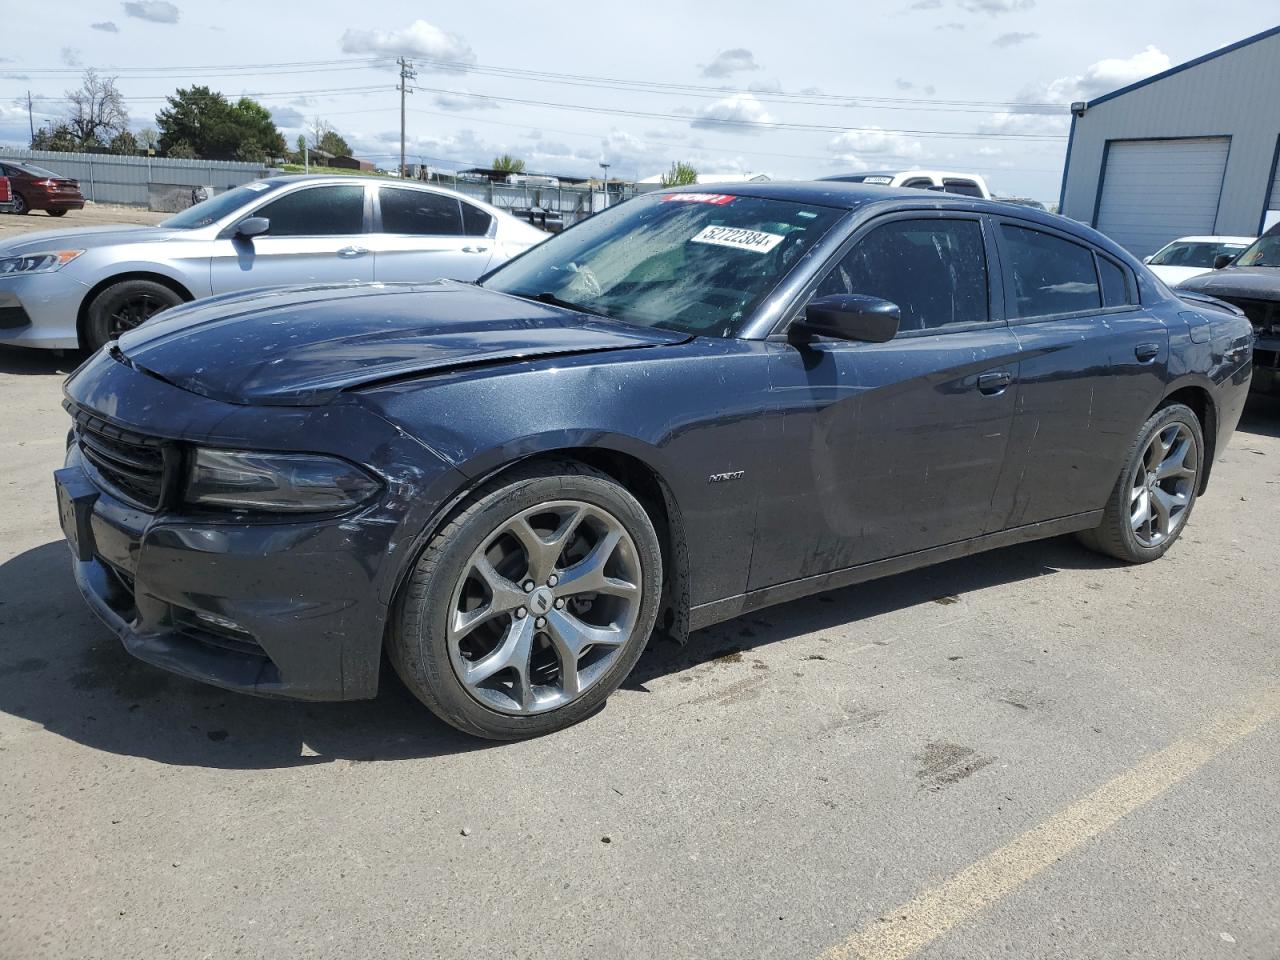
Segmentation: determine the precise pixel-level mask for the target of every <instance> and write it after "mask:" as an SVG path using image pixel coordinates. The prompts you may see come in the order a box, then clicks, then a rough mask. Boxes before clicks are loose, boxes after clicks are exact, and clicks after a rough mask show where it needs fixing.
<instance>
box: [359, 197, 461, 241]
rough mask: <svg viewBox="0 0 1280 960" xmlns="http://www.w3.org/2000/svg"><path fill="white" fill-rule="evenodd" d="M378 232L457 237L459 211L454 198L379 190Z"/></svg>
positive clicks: (459, 227) (456, 200) (459, 226)
mask: <svg viewBox="0 0 1280 960" xmlns="http://www.w3.org/2000/svg"><path fill="white" fill-rule="evenodd" d="M379 196H380V198H381V202H382V232H383V233H404V234H410V235H412V236H418V237H460V236H462V235H463V229H462V210H461V208H460V204H459V202H458V198H457V197H449V196H445V195H444V194H440V193H431V192H429V191H427V190H404V189H396V188H394V187H383V188H382V189H381V190H380V191H379Z"/></svg>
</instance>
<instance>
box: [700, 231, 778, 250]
mask: <svg viewBox="0 0 1280 960" xmlns="http://www.w3.org/2000/svg"><path fill="white" fill-rule="evenodd" d="M782 240H783V236H782V234H780V233H761V232H760V231H759V230H745V229H743V228H742V227H703V229H702V232H701V233H699V234H698V235H697V236H696V237H690V242H692V243H710V244H714V245H715V246H717V247H733V248H734V249H735V250H750V251H751V252H752V253H768V252H769V251H770V250H772V249H773V248H774V247H776V246H777V245H778V244H780V243H781V242H782Z"/></svg>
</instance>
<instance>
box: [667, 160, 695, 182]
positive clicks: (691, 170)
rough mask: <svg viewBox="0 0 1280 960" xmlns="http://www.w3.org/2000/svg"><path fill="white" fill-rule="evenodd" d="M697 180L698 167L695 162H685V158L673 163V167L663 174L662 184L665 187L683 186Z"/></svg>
mask: <svg viewBox="0 0 1280 960" xmlns="http://www.w3.org/2000/svg"><path fill="white" fill-rule="evenodd" d="M697 182H698V171H697V169H696V168H695V167H694V166H693V164H691V163H685V162H684V161H683V160H677V161H676V162H675V163H673V164H671V169H670V170H669V171H668V172H666V173H664V174H663V175H662V185H663V186H664V187H683V186H686V185H687V184H691V183H697Z"/></svg>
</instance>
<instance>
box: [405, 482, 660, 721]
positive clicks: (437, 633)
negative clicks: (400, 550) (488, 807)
mask: <svg viewBox="0 0 1280 960" xmlns="http://www.w3.org/2000/svg"><path fill="white" fill-rule="evenodd" d="M555 500H580V501H582V502H584V503H589V504H592V505H594V506H597V507H600V508H601V509H603V510H607V511H608V512H609V513H611V514H612V515H613V516H614V517H616V518H617V519H618V520H619V521H620V522H621V523H622V525H623V526H624V527H625V528H626V530H627V533H628V534H629V535H630V536H631V539H632V542H633V543H634V544H635V548H636V554H637V557H638V559H639V563H640V569H641V571H642V575H643V584H642V588H641V600H640V610H639V612H638V614H637V617H636V623H635V627H634V629H633V630H632V634H631V637H630V638H629V639H628V640H627V642H626V644H625V645H624V646H623V649H622V650H621V651H620V652H619V654H618V656H617V658H616V659H615V661H614V663H613V665H612V666H611V667H610V668H609V669H608V670H607V671H606V672H605V673H604V674H603V675H602V676H601V677H600V679H599V680H597V681H596V683H595V684H594V685H593V686H592V688H591V689H590V690H588V691H587V693H585V694H584V695H583V696H581V697H580V698H578V699H577V700H574V701H573V702H572V703H569V704H566V705H565V706H563V707H559V708H557V709H555V710H549V711H547V712H546V713H539V714H533V715H528V716H516V715H510V714H505V713H500V712H498V711H496V710H493V709H491V708H489V707H487V706H485V705H483V704H481V703H480V702H479V701H477V700H476V699H475V698H473V697H472V696H471V694H470V693H468V692H467V689H466V687H465V686H464V685H463V684H462V681H461V680H460V679H459V678H458V676H457V674H456V673H455V671H454V668H453V663H452V658H451V656H450V652H449V645H448V636H447V629H446V621H447V617H448V611H449V609H450V605H451V603H452V601H453V595H454V590H455V588H456V586H457V578H458V576H459V575H460V574H461V571H462V567H463V565H464V564H466V563H467V562H468V561H469V560H470V558H471V556H472V554H473V553H474V552H475V551H476V550H477V549H478V548H479V547H480V545H481V543H482V542H483V541H484V540H485V539H487V538H488V537H490V536H491V535H492V534H493V531H494V530H495V529H497V528H498V527H499V526H500V525H501V524H502V523H504V522H505V521H507V520H509V519H510V518H511V517H513V516H515V515H516V514H518V513H520V512H521V511H523V510H526V509H528V508H530V507H534V506H537V505H538V504H541V503H548V502H551V501H555ZM476 507H477V509H476V510H475V511H474V512H470V515H469V516H468V517H467V519H466V522H465V523H464V525H463V526H462V528H461V529H460V530H458V531H456V533H455V535H454V536H452V537H447V538H446V537H439V536H438V537H436V538H433V539H432V541H431V542H430V543H429V544H428V545H427V547H426V549H425V550H424V552H423V556H422V558H420V559H419V561H418V568H419V569H422V564H423V561H424V560H426V559H428V557H429V558H430V560H431V563H430V568H431V572H430V575H429V580H428V583H427V589H426V590H425V591H423V592H422V594H421V596H420V597H419V598H417V599H407V598H406V600H405V602H403V603H402V605H401V609H400V610H399V611H398V615H397V627H398V629H399V637H398V641H399V642H400V643H402V644H407V645H411V648H412V650H411V656H409V657H408V658H407V659H408V661H409V662H408V663H405V662H404V660H400V661H398V664H397V665H398V666H399V667H400V668H401V669H402V670H403V669H405V668H408V669H409V670H410V671H411V672H412V674H413V677H412V678H411V682H410V686H412V685H413V683H412V681H413V680H416V681H418V682H421V683H422V684H424V685H425V686H426V687H427V688H428V692H429V694H430V697H429V699H430V700H434V701H435V702H436V704H437V705H438V706H439V707H440V708H442V709H443V711H444V712H445V714H446V716H444V717H443V719H445V720H446V721H448V722H450V723H453V724H454V725H455V726H458V727H461V728H462V729H466V730H469V731H471V732H473V733H478V734H480V735H482V736H487V737H491V738H494V739H515V738H524V737H531V736H539V735H542V734H545V733H551V732H553V731H555V730H560V729H562V728H564V727H567V726H571V725H572V724H574V723H577V722H578V721H580V720H582V719H585V718H586V717H588V716H590V715H591V714H592V713H594V712H595V711H596V710H598V709H599V708H600V707H601V706H602V705H603V704H604V701H605V700H606V699H607V698H608V697H609V695H610V694H611V693H612V692H613V691H614V690H616V689H617V687H618V686H619V684H621V683H622V682H623V680H625V679H626V677H627V675H628V674H629V673H630V672H631V670H632V668H633V667H634V666H635V662H636V660H638V659H639V657H640V655H641V654H642V653H643V652H644V648H645V646H646V645H647V643H648V640H649V635H650V634H651V633H652V631H653V627H654V623H655V621H656V620H657V615H658V607H659V604H660V598H661V594H662V553H661V548H660V546H659V544H658V538H657V535H656V533H655V532H654V529H653V524H652V523H651V522H650V520H649V517H648V514H646V513H645V510H644V508H643V507H642V506H641V505H640V503H639V502H638V501H637V500H636V499H635V497H633V496H632V495H631V494H630V493H629V492H628V491H627V490H626V489H624V488H623V487H621V486H619V485H617V484H616V483H613V482H612V481H610V480H607V479H605V478H604V477H601V476H596V475H592V474H581V473H576V474H571V475H560V476H545V477H537V478H534V479H529V480H523V481H518V482H515V483H512V484H510V485H508V486H505V487H503V488H501V489H499V490H496V491H494V492H492V493H490V494H489V495H488V496H485V497H482V498H481V499H480V500H479V501H478V502H477V504H476ZM415 667H416V669H415ZM429 705H430V704H429Z"/></svg>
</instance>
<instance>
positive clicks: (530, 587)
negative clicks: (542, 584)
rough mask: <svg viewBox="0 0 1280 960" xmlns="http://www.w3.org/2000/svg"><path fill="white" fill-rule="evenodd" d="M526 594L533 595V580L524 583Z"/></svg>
mask: <svg viewBox="0 0 1280 960" xmlns="http://www.w3.org/2000/svg"><path fill="white" fill-rule="evenodd" d="M524 592H525V593H533V581H532V580H526V581H525V582H524Z"/></svg>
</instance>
